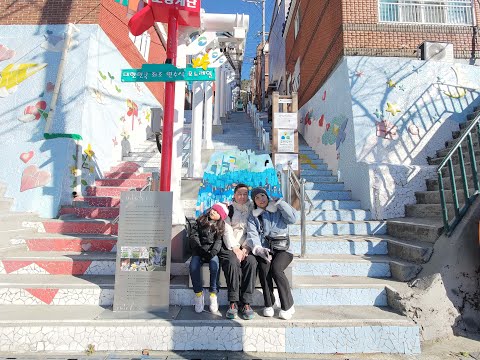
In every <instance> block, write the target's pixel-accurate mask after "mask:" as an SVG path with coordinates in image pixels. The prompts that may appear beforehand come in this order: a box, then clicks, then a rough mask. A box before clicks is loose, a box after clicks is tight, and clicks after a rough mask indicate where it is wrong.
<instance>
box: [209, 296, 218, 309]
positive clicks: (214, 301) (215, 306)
mask: <svg viewBox="0 0 480 360" xmlns="http://www.w3.org/2000/svg"><path fill="white" fill-rule="evenodd" d="M210 312H212V313H216V312H218V300H217V294H214V293H210Z"/></svg>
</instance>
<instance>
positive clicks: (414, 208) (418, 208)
mask: <svg viewBox="0 0 480 360" xmlns="http://www.w3.org/2000/svg"><path fill="white" fill-rule="evenodd" d="M447 212H448V215H449V218H450V217H451V216H454V214H455V210H454V209H453V204H447ZM405 216H406V217H417V218H431V217H438V218H441V217H442V205H440V204H413V205H405Z"/></svg>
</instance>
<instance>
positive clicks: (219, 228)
mask: <svg viewBox="0 0 480 360" xmlns="http://www.w3.org/2000/svg"><path fill="white" fill-rule="evenodd" d="M211 210H212V209H209V210H208V211H207V212H206V213H205V214H203V215H200V216H199V217H198V219H197V223H198V225H200V227H201V228H202V229H205V230H206V229H207V228H209V230H210V231H212V232H215V233H217V235H218V236H220V237H221V236H223V234H224V233H225V221H223V220H222V219H220V220H217V221H215V220H210V217H209V216H210V211H211Z"/></svg>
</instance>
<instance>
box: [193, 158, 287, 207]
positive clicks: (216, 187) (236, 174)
mask: <svg viewBox="0 0 480 360" xmlns="http://www.w3.org/2000/svg"><path fill="white" fill-rule="evenodd" d="M240 183H241V184H246V185H248V186H249V189H250V190H251V189H252V188H255V187H258V186H261V187H264V188H265V190H266V191H267V193H268V194H269V195H270V197H277V198H280V197H282V190H281V188H280V184H279V182H278V178H277V173H276V171H275V169H274V168H273V165H272V159H271V158H270V156H269V155H267V154H261V155H257V154H255V153H254V152H253V151H250V150H247V151H240V150H232V151H222V152H216V153H213V154H212V156H211V157H210V160H209V161H208V165H207V167H206V169H205V172H204V173H203V179H202V183H201V184H200V189H199V191H198V199H197V211H196V216H200V215H201V214H202V213H203V212H205V211H206V210H208V209H209V208H210V207H212V206H213V205H214V204H215V203H217V202H224V203H230V202H231V201H232V199H233V191H234V190H235V186H236V185H237V184H240Z"/></svg>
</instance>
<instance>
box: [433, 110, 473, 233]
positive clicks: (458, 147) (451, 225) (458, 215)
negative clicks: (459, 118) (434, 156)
mask: <svg viewBox="0 0 480 360" xmlns="http://www.w3.org/2000/svg"><path fill="white" fill-rule="evenodd" d="M475 126H476V127H477V137H478V142H479V144H480V112H479V113H478V114H477V115H476V116H475V118H474V119H473V120H472V122H471V123H470V125H468V126H467V127H466V128H465V130H464V132H463V135H461V136H460V137H459V138H458V139H457V141H456V142H455V145H454V146H452V148H451V149H450V151H449V152H448V154H447V155H445V157H444V158H443V160H442V162H441V163H440V165H438V167H437V176H438V191H439V192H440V203H441V205H442V218H443V224H444V232H445V233H446V234H447V235H448V236H450V235H451V234H452V233H453V230H454V229H455V227H456V226H457V225H458V223H459V222H460V221H461V220H462V218H463V216H464V215H465V214H466V212H467V210H468V208H469V207H470V205H471V204H472V203H473V200H474V199H475V198H476V196H477V195H478V194H479V192H480V184H479V182H478V170H477V162H476V158H475V149H474V147H473V141H472V131H473V129H474V128H475ZM465 139H467V142H468V152H469V154H470V165H471V167H472V175H473V185H474V187H475V192H474V193H473V194H472V195H471V196H470V194H469V189H468V180H467V173H466V170H465V162H464V159H463V149H462V144H463V141H464V140H465ZM455 152H457V153H458V159H459V165H460V172H461V173H462V182H463V191H464V194H465V205H464V206H463V207H462V208H461V209H460V206H459V204H458V194H457V185H456V183H455V173H454V169H453V162H452V157H453V155H454V154H455ZM447 164H448V171H449V173H450V182H451V186H452V197H453V205H454V211H455V218H454V219H453V221H452V222H450V221H449V218H448V207H447V202H446V199H445V189H444V186H443V175H442V170H443V168H444V167H445V166H446V165H447Z"/></svg>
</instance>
